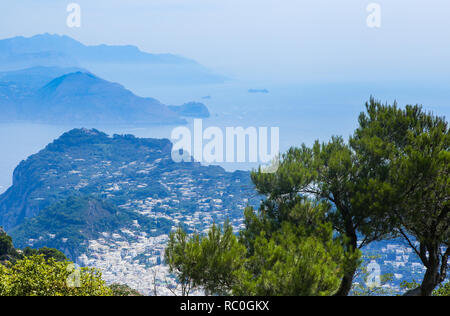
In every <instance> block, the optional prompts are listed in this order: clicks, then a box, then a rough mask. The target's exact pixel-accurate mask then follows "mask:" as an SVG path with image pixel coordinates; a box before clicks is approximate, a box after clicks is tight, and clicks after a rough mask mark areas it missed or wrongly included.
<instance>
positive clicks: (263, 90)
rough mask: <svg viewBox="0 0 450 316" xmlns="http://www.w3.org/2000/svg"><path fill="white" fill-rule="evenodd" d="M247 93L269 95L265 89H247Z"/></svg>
mask: <svg viewBox="0 0 450 316" xmlns="http://www.w3.org/2000/svg"><path fill="white" fill-rule="evenodd" d="M248 93H269V90H267V89H249V90H248Z"/></svg>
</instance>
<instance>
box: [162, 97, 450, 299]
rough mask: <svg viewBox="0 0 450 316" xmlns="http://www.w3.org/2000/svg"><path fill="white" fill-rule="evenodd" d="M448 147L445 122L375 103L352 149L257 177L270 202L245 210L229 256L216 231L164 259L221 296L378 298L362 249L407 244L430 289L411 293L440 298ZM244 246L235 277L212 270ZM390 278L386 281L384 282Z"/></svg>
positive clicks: (319, 153) (291, 162)
mask: <svg viewBox="0 0 450 316" xmlns="http://www.w3.org/2000/svg"><path fill="white" fill-rule="evenodd" d="M449 147H450V135H449V130H448V124H447V122H446V120H445V118H443V117H438V116H434V115H433V114H431V113H426V112H424V111H423V110H422V108H421V107H420V106H406V108H405V109H400V108H398V107H397V105H396V104H394V105H392V106H390V105H382V104H381V103H379V102H377V101H376V100H374V99H373V98H372V99H371V100H370V102H368V103H367V104H366V112H365V113H361V115H360V117H359V127H358V129H357V130H356V131H355V133H354V135H353V136H352V137H350V140H349V142H348V144H347V143H345V142H344V140H343V139H342V138H341V137H333V138H332V139H331V141H330V142H327V143H322V144H320V143H319V142H316V143H315V144H314V146H313V147H312V148H308V147H307V146H305V145H303V146H302V147H301V148H291V149H290V150H289V151H288V152H287V153H285V154H284V155H283V156H282V158H281V163H280V166H279V168H278V170H277V171H276V172H275V173H272V174H269V173H264V172H262V171H261V170H258V171H255V172H253V173H252V180H253V183H254V184H255V186H256V189H257V191H258V193H260V194H262V195H264V196H266V199H265V200H264V201H263V202H262V203H261V207H260V209H259V210H258V211H254V210H253V209H252V208H248V209H247V210H246V214H245V219H246V221H245V224H246V227H245V229H244V230H243V231H241V232H240V235H239V244H236V243H232V244H230V245H229V248H227V249H223V247H224V246H226V245H221V243H220V241H221V239H220V238H211V234H214V232H215V231H217V228H216V227H215V226H213V228H212V230H211V232H210V234H209V236H204V237H202V236H199V235H198V234H194V235H193V236H192V237H191V238H188V237H187V235H186V233H184V232H182V231H178V232H177V233H176V234H173V235H172V237H171V241H170V243H169V245H170V248H169V249H177V251H168V252H167V253H166V260H167V262H168V263H169V265H171V269H172V270H173V271H175V272H176V275H177V276H178V277H182V278H183V280H184V281H186V282H187V284H189V286H191V287H201V288H204V289H206V290H207V292H211V293H213V294H223V293H228V294H230V293H231V294H238V295H333V294H334V295H349V293H350V291H351V290H352V286H353V290H354V294H363V295H369V294H371V295H380V294H386V293H384V292H383V290H382V289H381V288H378V289H374V288H367V287H365V286H360V287H359V288H358V287H355V286H354V282H353V281H354V279H355V275H356V274H357V271H358V267H359V266H360V264H361V260H360V251H359V249H360V248H362V247H364V246H366V245H368V244H369V243H371V242H373V241H377V240H385V239H389V238H394V237H402V238H404V239H405V241H406V242H407V243H408V244H409V245H410V246H411V247H412V249H413V250H414V252H415V253H416V254H417V255H418V256H419V258H420V259H421V260H422V262H423V264H424V266H425V267H426V273H425V276H424V279H423V281H422V283H421V284H420V285H417V286H416V287H415V288H414V289H411V290H410V291H408V292H407V293H406V295H424V296H427V295H432V294H433V291H434V290H435V289H436V287H438V286H439V284H442V283H443V282H444V281H445V280H446V277H447V267H448V256H449V254H450V248H449V244H450V228H449V224H450V212H449V200H448V197H449V195H450V194H449V193H450V192H449V190H450V185H449V184H450V183H449V179H450V178H449V166H450V154H449ZM225 231H227V230H226V229H225ZM219 232H220V231H219ZM205 240H206V241H207V243H211V242H213V243H214V240H215V242H216V247H209V248H208V249H216V248H217V249H220V252H214V251H213V252H211V251H209V250H208V249H205V248H204V247H202V241H205ZM415 241H417V242H418V244H419V246H417V247H416V245H415ZM242 246H244V247H245V250H246V251H241V252H239V253H240V254H241V256H240V257H239V258H240V260H238V261H237V267H236V269H234V270H233V271H228V272H227V271H225V272H226V273H223V271H221V270H220V268H219V270H218V271H214V269H215V268H216V267H217V268H218V267H220V265H218V266H217V265H210V264H209V263H208V262H207V261H205V260H204V258H203V256H205V257H209V256H212V257H216V256H218V259H216V261H214V262H221V260H223V259H225V258H226V256H227V255H228V252H229V251H236V249H239V248H240V247H242ZM442 249H443V250H442ZM244 256H245V258H244ZM244 259H245V260H244ZM174 262H176V264H173V263H174ZM197 269H199V270H197ZM199 271H214V273H213V275H214V276H215V277H217V278H218V279H214V278H211V277H209V278H208V279H207V280H205V279H204V278H202V277H199V275H201V273H200V274H198V273H199ZM359 272H360V273H363V274H364V273H366V272H367V271H365V270H364V268H363V269H360V270H359ZM337 278H341V279H339V280H338V279H337ZM390 278H392V275H383V276H380V279H381V283H382V284H383V283H386V282H387V281H388V280H390ZM363 279H364V277H363ZM225 280H226V281H228V282H231V284H225V283H224V282H225ZM211 283H212V284H213V285H211ZM223 284H225V285H226V286H225V287H223ZM218 285H221V286H222V287H220V286H219V287H218V288H216V287H215V286H218ZM447 288H448V285H445V286H441V287H440V288H439V290H438V291H439V293H446V289H447ZM211 289H215V291H211Z"/></svg>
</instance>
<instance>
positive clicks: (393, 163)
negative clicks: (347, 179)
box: [350, 99, 450, 296]
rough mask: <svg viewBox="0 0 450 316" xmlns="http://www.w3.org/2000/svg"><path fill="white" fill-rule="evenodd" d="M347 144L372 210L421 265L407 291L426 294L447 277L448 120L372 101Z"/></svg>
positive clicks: (415, 108) (449, 218) (449, 230)
mask: <svg viewBox="0 0 450 316" xmlns="http://www.w3.org/2000/svg"><path fill="white" fill-rule="evenodd" d="M350 143H351V144H352V146H353V148H355V151H356V153H357V157H358V160H360V161H361V162H362V164H363V166H364V167H365V169H366V170H367V174H368V175H369V176H370V178H369V181H368V182H367V183H366V188H367V190H368V191H369V192H373V194H372V195H371V196H370V198H369V199H368V200H367V202H366V204H367V205H368V206H370V211H371V213H372V214H373V216H374V217H376V218H379V219H380V220H381V221H383V222H385V223H387V224H388V226H390V227H391V228H392V231H393V232H394V233H395V234H397V235H400V236H402V237H403V238H404V239H405V240H406V242H407V243H408V244H409V245H410V246H411V248H412V249H413V250H414V252H415V253H416V254H417V255H418V256H419V258H420V259H421V261H422V263H423V264H424V266H425V267H426V272H425V276H424V278H423V281H422V283H421V285H420V286H419V287H417V288H416V289H414V290H412V291H410V292H409V293H408V294H409V295H427V296H428V295H431V294H432V292H433V290H434V289H435V288H436V287H437V286H438V285H439V284H440V283H442V282H443V281H445V279H446V275H447V267H448V256H449V255H450V247H449V246H450V227H449V225H450V211H449V210H450V204H449V203H450V202H449V199H448V197H449V195H450V185H449V183H450V182H449V181H450V178H449V171H450V152H449V147H450V134H449V129H448V123H447V121H446V120H445V118H443V117H438V116H435V115H433V114H431V113H426V112H424V111H423V110H422V108H421V107H420V106H406V108H405V109H400V108H398V107H397V105H396V104H394V105H393V106H389V105H382V104H381V103H379V102H376V101H375V100H373V99H372V100H370V102H369V103H368V104H367V113H362V114H361V115H360V117H359V128H358V129H357V130H356V132H355V135H354V137H352V139H351V140H350ZM413 238H414V239H413ZM414 241H418V242H419V245H418V246H416V245H415V244H414ZM442 248H443V249H444V251H442V250H441V249H442Z"/></svg>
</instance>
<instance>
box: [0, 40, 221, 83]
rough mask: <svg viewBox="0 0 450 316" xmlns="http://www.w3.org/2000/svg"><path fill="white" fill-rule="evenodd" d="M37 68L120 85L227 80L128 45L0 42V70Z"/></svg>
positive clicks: (184, 61) (191, 63) (174, 58)
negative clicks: (75, 71)
mask: <svg viewBox="0 0 450 316" xmlns="http://www.w3.org/2000/svg"><path fill="white" fill-rule="evenodd" d="M124 65H126V67H124ZM36 66H44V67H62V68H69V67H79V68H87V69H89V70H90V71H92V72H93V73H96V74H98V75H99V76H102V77H104V78H106V79H108V80H112V81H119V82H122V80H121V79H122V78H123V77H125V78H126V77H127V76H129V75H131V74H132V76H133V78H139V80H145V82H146V83H147V84H180V83H188V84H198V83H219V82H223V81H224V80H226V78H225V77H223V76H220V75H217V74H214V73H213V72H211V71H209V70H208V69H206V68H205V67H203V66H201V65H200V64H198V63H197V62H195V61H194V60H191V59H187V58H184V57H180V56H176V55H172V54H150V53H145V52H142V51H140V50H139V49H138V48H137V47H135V46H131V45H127V46H110V45H95V46H87V45H84V44H82V43H80V42H78V41H76V40H74V39H72V38H70V37H68V36H65V35H64V36H60V35H51V34H40V35H35V36H33V37H29V38H26V37H22V36H19V37H14V38H8V39H3V40H0V71H14V70H20V69H26V68H32V67H36Z"/></svg>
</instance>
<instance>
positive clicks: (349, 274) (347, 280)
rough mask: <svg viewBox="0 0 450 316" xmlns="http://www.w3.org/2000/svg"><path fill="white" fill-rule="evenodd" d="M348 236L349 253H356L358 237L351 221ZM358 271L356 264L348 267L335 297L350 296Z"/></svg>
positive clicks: (348, 224) (347, 228) (347, 226)
mask: <svg viewBox="0 0 450 316" xmlns="http://www.w3.org/2000/svg"><path fill="white" fill-rule="evenodd" d="M346 235H347V237H349V238H350V241H349V245H348V251H349V252H354V251H356V249H357V248H358V237H357V236H356V231H355V229H354V226H353V223H352V222H351V221H347V224H346ZM357 269H358V267H357V266H356V265H355V264H353V262H352V263H351V264H350V266H349V267H347V269H346V271H345V273H344V276H343V277H342V281H341V285H340V287H339V290H338V291H337V292H336V293H335V294H334V296H348V294H349V293H350V291H351V289H352V285H353V278H354V276H355V273H356V270H357Z"/></svg>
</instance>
